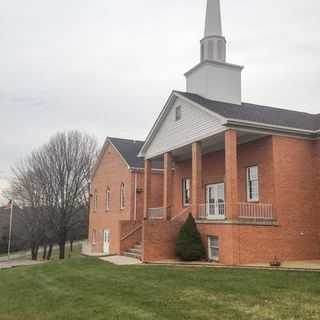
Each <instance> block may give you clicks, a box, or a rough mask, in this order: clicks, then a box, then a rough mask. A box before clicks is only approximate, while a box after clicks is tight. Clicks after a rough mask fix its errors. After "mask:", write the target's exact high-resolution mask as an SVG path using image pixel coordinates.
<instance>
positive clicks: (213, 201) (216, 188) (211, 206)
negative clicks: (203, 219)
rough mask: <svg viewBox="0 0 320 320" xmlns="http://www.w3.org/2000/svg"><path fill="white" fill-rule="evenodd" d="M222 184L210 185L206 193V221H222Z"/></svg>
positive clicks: (223, 216)
mask: <svg viewBox="0 0 320 320" xmlns="http://www.w3.org/2000/svg"><path fill="white" fill-rule="evenodd" d="M224 207H225V205H224V183H216V184H210V185H208V186H207V192H206V211H207V217H208V219H213V220H223V219H224V218H225V215H224Z"/></svg>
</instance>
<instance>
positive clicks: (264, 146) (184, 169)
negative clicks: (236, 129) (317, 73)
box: [173, 137, 274, 214]
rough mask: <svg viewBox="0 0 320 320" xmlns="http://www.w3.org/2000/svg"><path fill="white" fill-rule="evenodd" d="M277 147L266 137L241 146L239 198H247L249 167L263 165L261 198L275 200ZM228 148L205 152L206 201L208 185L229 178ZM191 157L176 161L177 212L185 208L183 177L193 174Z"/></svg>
mask: <svg viewBox="0 0 320 320" xmlns="http://www.w3.org/2000/svg"><path fill="white" fill-rule="evenodd" d="M272 156H273V149H272V138H271V137H266V138H262V139H259V140H256V141H254V142H251V143H247V144H242V145H240V146H239V147H238V180H239V181H238V189H239V201H240V202H246V201H247V195H246V169H247V167H249V166H252V165H259V175H260V177H259V178H260V179H259V182H260V201H261V202H262V203H272V202H273V199H274V198H273V197H274V186H273V185H274V183H273V161H272ZM224 161H225V154H224V150H222V151H218V152H214V153H209V154H206V155H204V156H203V159H202V163H203V169H202V170H203V178H202V180H203V181H202V201H203V203H204V202H205V193H206V185H208V184H213V183H220V182H224V180H225V165H224ZM191 167H192V165H191V160H187V161H183V162H176V164H175V175H174V185H173V191H174V201H173V202H174V213H175V214H177V213H179V212H180V211H181V210H182V209H183V206H182V190H181V184H182V179H183V178H191Z"/></svg>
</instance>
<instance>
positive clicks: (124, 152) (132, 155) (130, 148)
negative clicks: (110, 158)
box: [91, 137, 163, 179]
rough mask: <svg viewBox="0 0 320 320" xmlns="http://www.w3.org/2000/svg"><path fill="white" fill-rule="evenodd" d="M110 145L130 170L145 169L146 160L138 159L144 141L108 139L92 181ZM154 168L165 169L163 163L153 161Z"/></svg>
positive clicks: (96, 165)
mask: <svg viewBox="0 0 320 320" xmlns="http://www.w3.org/2000/svg"><path fill="white" fill-rule="evenodd" d="M109 144H111V145H112V146H113V147H114V148H115V149H116V150H117V151H118V152H119V154H120V156H121V157H122V159H123V160H124V161H125V162H126V164H127V165H128V169H138V170H141V169H144V159H143V158H139V157H138V154H139V151H140V149H141V148H142V146H143V145H144V141H139V140H131V139H121V138H114V137H107V138H106V141H105V143H104V145H103V148H102V150H101V152H100V155H99V157H98V159H97V161H96V164H95V167H94V169H93V172H92V175H91V179H93V177H94V176H95V174H96V172H97V169H98V167H99V164H100V162H101V160H102V158H103V156H104V154H105V151H106V149H107V146H108V145H109ZM152 168H153V169H158V170H161V169H163V164H162V162H161V161H152Z"/></svg>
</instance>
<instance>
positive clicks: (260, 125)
mask: <svg viewBox="0 0 320 320" xmlns="http://www.w3.org/2000/svg"><path fill="white" fill-rule="evenodd" d="M229 124H231V125H238V126H247V127H253V128H259V129H269V130H275V131H283V132H287V133H296V134H300V135H307V136H308V135H309V136H310V135H314V134H316V133H317V132H316V131H313V130H306V129H299V128H294V127H286V126H277V125H272V124H267V123H261V122H253V121H245V120H238V119H227V123H226V125H229Z"/></svg>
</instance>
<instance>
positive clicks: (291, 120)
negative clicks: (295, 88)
mask: <svg viewBox="0 0 320 320" xmlns="http://www.w3.org/2000/svg"><path fill="white" fill-rule="evenodd" d="M174 92H176V93H177V94H180V95H182V96H183V97H185V98H187V99H189V100H191V101H193V102H195V103H197V104H199V105H201V106H202V107H204V108H206V109H208V110H210V111H212V112H215V113H217V114H219V115H220V116H222V117H224V118H226V119H229V120H230V119H232V120H241V121H248V122H254V123H259V124H267V125H272V126H281V127H288V128H294V129H301V130H308V131H318V130H320V114H318V115H315V114H311V113H306V112H299V111H293V110H286V109H280V108H273V107H267V106H261V105H256V104H250V103H242V105H241V106H239V105H235V104H231V103H225V102H219V101H213V100H208V99H206V98H203V97H201V96H199V95H197V94H193V93H187V92H180V91H174Z"/></svg>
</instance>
